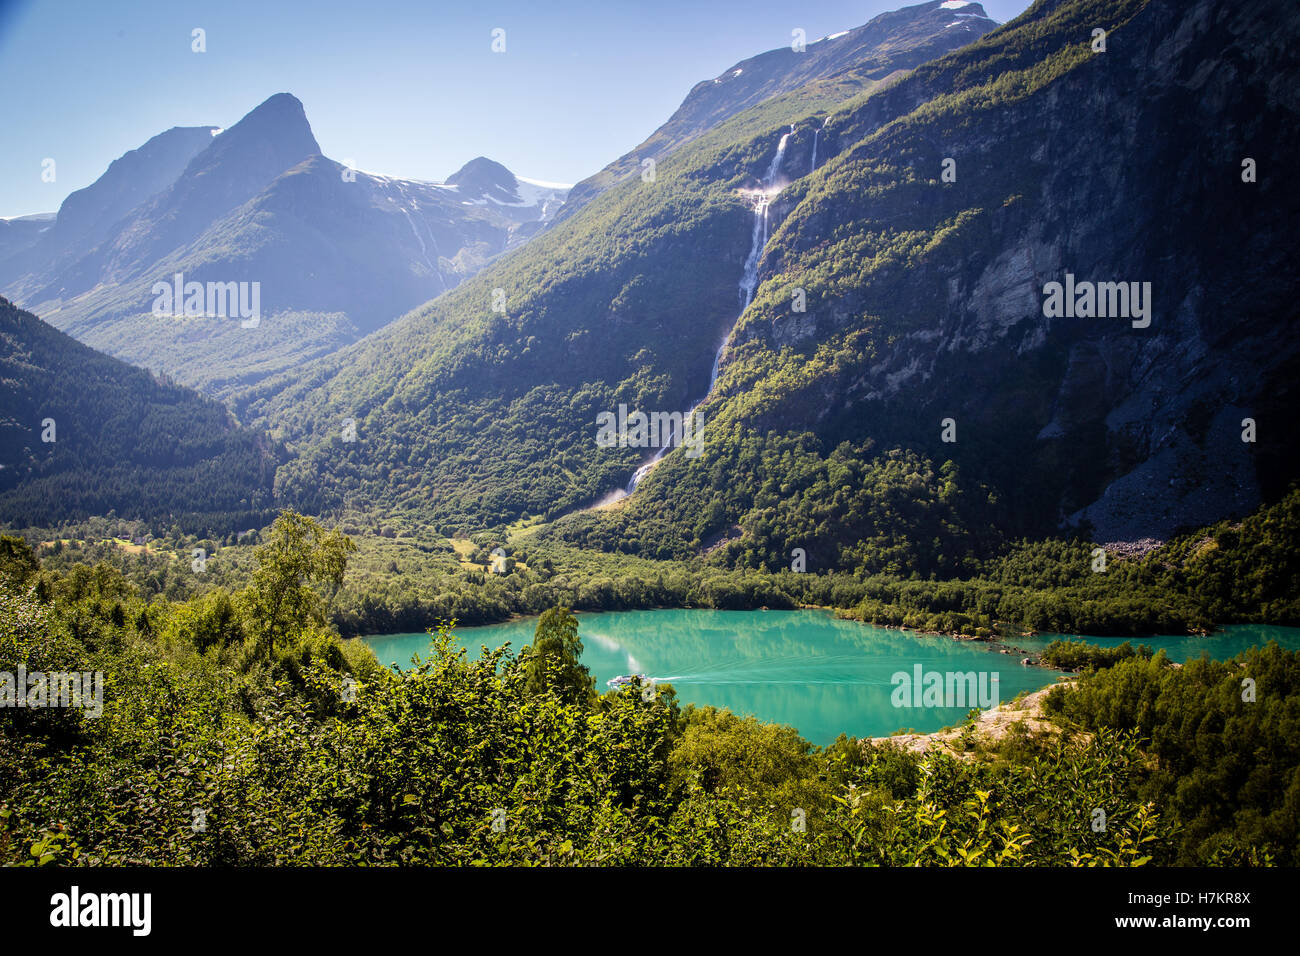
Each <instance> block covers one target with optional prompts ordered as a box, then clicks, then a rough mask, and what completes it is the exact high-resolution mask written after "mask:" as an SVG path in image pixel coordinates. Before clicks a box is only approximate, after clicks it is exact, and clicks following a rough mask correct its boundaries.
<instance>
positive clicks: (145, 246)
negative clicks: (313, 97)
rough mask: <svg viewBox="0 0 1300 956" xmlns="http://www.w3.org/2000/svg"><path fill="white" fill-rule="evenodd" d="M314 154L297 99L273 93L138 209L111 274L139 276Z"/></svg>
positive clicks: (117, 243)
mask: <svg viewBox="0 0 1300 956" xmlns="http://www.w3.org/2000/svg"><path fill="white" fill-rule="evenodd" d="M319 153H320V145H319V144H318V143H317V142H316V137H315V136H314V135H312V131H311V126H310V125H309V124H308V123H307V114H306V113H305V112H304V110H303V107H302V103H301V102H299V101H298V99H297V97H295V96H291V95H290V94H288V93H277V94H276V95H275V96H272V97H271V98H270V99H268V100H267V101H266V102H264V103H262V104H261V105H260V106H258V107H257V108H256V109H254V110H253V111H252V112H251V113H249V114H248V115H247V116H245V117H244V118H243V119H241V120H240V121H239V122H238V123H236V124H235V125H234V126H232V127H231V128H230V129H228V130H225V131H224V132H222V133H220V134H219V135H217V136H216V137H214V138H213V140H212V143H211V145H209V146H208V148H207V149H205V150H203V151H202V152H201V153H199V154H198V155H197V156H196V157H195V158H194V159H193V160H192V161H191V162H190V164H189V165H188V166H187V167H186V168H185V171H184V172H183V173H181V175H180V177H179V178H178V179H177V180H176V182H175V183H174V184H173V185H172V186H171V188H170V189H168V190H166V191H165V192H164V193H162V194H160V195H159V196H157V197H156V198H155V199H154V200H153V201H152V202H150V203H148V204H146V205H145V206H144V207H143V208H142V209H141V210H139V211H138V212H137V214H136V216H135V217H134V218H135V221H134V222H131V223H128V224H127V225H126V226H125V228H124V229H123V230H122V231H121V232H120V233H119V235H118V237H117V238H116V239H115V240H114V241H113V243H112V249H111V250H110V252H109V257H108V262H107V263H106V265H107V267H108V269H109V271H110V274H116V275H121V276H127V275H135V274H138V273H139V271H140V270H141V269H142V268H147V267H148V266H149V265H150V264H151V263H153V262H154V261H156V260H157V259H158V258H160V257H161V256H162V255H164V254H165V253H167V252H168V251H170V250H174V249H176V248H177V247H179V246H181V245H183V244H185V243H187V242H189V241H190V240H192V239H194V238H195V237H196V236H198V235H199V234H200V233H201V232H202V231H203V230H204V229H205V228H206V227H207V226H208V224H209V223H211V222H212V221H213V220H215V219H217V218H219V217H221V216H224V215H226V214H227V213H229V212H231V211H233V210H234V209H236V208H238V207H239V206H241V205H243V204H244V203H246V202H248V200H250V199H252V198H253V197H254V196H256V195H257V194H258V193H260V192H261V191H262V190H263V189H265V188H266V187H267V186H268V185H270V183H271V182H272V181H273V180H274V179H275V178H276V177H277V176H279V175H280V174H281V173H283V172H284V171H285V170H287V169H291V168H292V167H294V166H296V165H298V164H299V163H300V162H302V161H303V160H304V159H307V158H308V157H310V156H315V155H319Z"/></svg>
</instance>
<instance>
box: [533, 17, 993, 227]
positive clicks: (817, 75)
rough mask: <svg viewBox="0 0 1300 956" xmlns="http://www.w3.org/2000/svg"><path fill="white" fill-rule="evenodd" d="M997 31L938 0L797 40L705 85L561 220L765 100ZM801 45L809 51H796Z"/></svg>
mask: <svg viewBox="0 0 1300 956" xmlns="http://www.w3.org/2000/svg"><path fill="white" fill-rule="evenodd" d="M996 26H997V21H995V20H991V19H989V17H988V16H987V15H986V14H985V12H984V8H983V7H982V6H980V5H979V4H978V3H974V2H965V0H932V2H930V3H923V4H919V5H917V6H911V7H905V8H903V9H901V10H892V11H890V12H888V13H882V14H880V15H879V16H878V17H875V18H873V19H871V20H870V21H868V22H867V23H865V24H863V25H862V26H860V27H856V28H854V29H852V30H845V31H844V32H842V33H836V34H832V35H831V36H828V37H822V38H820V39H817V38H813V37H802V38H799V37H795V36H792V37H791V42H790V45H789V46H786V47H782V48H781V49H779V50H769V51H767V52H766V53H760V54H759V55H758V56H754V57H750V58H749V59H748V60H741V61H740V62H739V63H736V64H734V65H733V66H732V67H731V68H730V69H727V70H724V71H723V72H722V73H721V74H720V75H718V76H716V77H713V78H712V79H708V80H702V81H700V82H699V83H697V84H695V86H694V87H692V89H691V91H690V93H688V94H687V96H686V99H685V100H684V101H683V102H682V105H681V106H679V107H678V108H677V111H676V112H675V113H673V115H672V116H671V117H669V119H668V122H666V123H664V124H663V125H662V126H660V127H659V128H658V129H657V130H655V132H654V133H653V134H652V135H651V136H650V137H648V138H647V139H646V140H645V142H643V143H642V144H641V145H640V146H638V147H636V149H634V150H632V151H631V152H630V153H627V154H626V155H624V156H622V157H620V158H619V159H617V160H615V161H614V162H612V163H610V164H609V165H608V166H606V167H605V168H604V169H602V170H601V171H600V172H599V173H596V174H595V175H594V176H590V177H588V178H587V179H584V180H582V181H581V182H579V183H578V184H577V185H576V186H574V187H573V191H572V193H570V195H569V199H568V202H567V204H566V206H565V208H564V209H563V210H561V211H560V213H559V215H558V216H557V217H556V221H559V220H562V219H565V218H567V217H569V216H571V215H573V213H575V212H577V210H578V209H580V208H581V207H582V206H583V205H585V204H586V203H588V202H590V201H591V199H592V198H593V197H595V196H597V195H599V194H600V193H601V192H602V191H604V190H605V189H608V188H609V187H610V186H611V185H613V184H614V183H617V182H619V181H621V180H623V179H625V178H627V177H628V176H631V175H634V174H636V173H638V172H639V171H640V170H641V168H642V163H643V162H644V161H645V160H647V159H653V160H656V161H657V160H659V159H661V158H662V157H664V156H665V155H667V154H668V153H671V152H672V151H673V150H675V149H677V148H678V147H680V146H682V145H684V144H686V143H689V142H690V141H691V140H693V139H695V138H696V137H698V136H700V135H701V134H703V133H706V132H708V131H709V130H711V129H714V128H715V127H717V126H718V125H720V124H721V123H723V122H724V121H726V120H728V119H730V118H731V117H733V116H735V115H736V114H737V113H740V112H741V111H743V110H745V109H748V108H749V107H751V106H755V105H757V104H758V103H761V102H763V101H764V100H768V99H771V98H773V97H775V96H779V95H781V94H783V93H789V92H792V91H794V90H798V89H800V88H801V87H807V86H809V84H812V83H813V82H814V81H824V82H825V83H826V85H827V86H829V87H834V86H837V85H838V86H840V87H841V88H842V89H849V88H852V87H858V88H863V89H865V88H868V87H869V86H870V85H871V84H872V83H873V82H878V81H881V80H885V79H888V78H890V77H893V76H896V75H898V74H901V73H903V72H905V71H906V70H910V69H911V68H912V67H915V66H918V65H919V64H921V63H924V62H925V61H926V60H932V59H934V58H935V57H937V56H941V55H942V54H944V53H947V52H948V51H949V50H953V49H956V48H957V47H959V46H962V45H964V44H966V43H970V42H971V41H972V40H974V39H976V38H977V37H979V36H981V35H983V34H985V33H987V32H988V31H989V30H992V29H993V28H994V27H996ZM801 39H802V50H798V49H796V47H797V46H798V45H799V41H800V40H801Z"/></svg>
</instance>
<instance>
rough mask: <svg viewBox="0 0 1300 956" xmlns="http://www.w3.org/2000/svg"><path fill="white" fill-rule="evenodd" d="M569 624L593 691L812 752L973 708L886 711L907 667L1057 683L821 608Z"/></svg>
mask: <svg viewBox="0 0 1300 956" xmlns="http://www.w3.org/2000/svg"><path fill="white" fill-rule="evenodd" d="M578 621H579V629H578V634H579V637H580V638H581V639H582V643H583V654H582V663H583V664H585V665H586V666H587V667H588V668H590V670H591V673H592V676H593V677H595V678H596V684H597V689H598V690H600V691H604V690H606V689H607V688H606V684H605V682H606V681H608V680H609V679H610V678H612V677H615V676H618V675H620V674H646V675H648V676H650V677H652V678H654V679H656V680H657V681H660V682H668V683H671V684H672V685H673V687H674V688H675V689H676V691H677V699H678V700H679V701H680V702H681V703H682V704H687V703H693V704H699V705H703V704H711V705H713V706H715V707H727V708H730V709H731V710H732V711H733V712H734V713H737V714H741V715H752V716H754V717H757V718H758V719H759V720H763V721H768V722H771V723H778V724H788V725H789V726H791V727H794V728H796V729H797V730H798V731H799V733H800V734H802V735H803V736H804V737H805V738H806V739H807V740H810V741H812V742H813V743H815V744H829V743H831V742H832V741H833V740H834V739H835V738H836V737H837V736H838V735H839V734H841V733H846V734H849V735H850V736H854V737H880V736H885V735H888V734H891V733H893V732H894V731H896V730H900V729H904V728H911V729H914V730H917V731H921V732H930V731H934V730H939V729H940V728H942V727H947V726H950V725H952V724H955V723H959V722H960V721H961V720H962V718H963V717H965V715H966V713H967V711H968V710H970V708H971V707H972V706H975V704H974V703H970V702H968V703H966V705H965V706H955V707H943V706H931V707H925V706H901V707H896V706H894V703H893V700H892V698H893V696H894V690H895V686H896V685H895V684H894V682H893V677H894V675H895V674H897V673H899V672H904V673H907V674H908V675H909V676H914V675H915V673H916V672H915V667H916V665H920V666H921V668H922V674H923V675H928V674H929V673H931V672H938V673H942V674H947V673H949V672H953V673H971V672H973V673H975V674H977V675H979V674H982V675H984V676H985V679H986V681H989V680H991V677H992V675H994V674H996V675H997V677H998V688H997V689H998V697H999V699H1000V701H1002V702H1007V701H1010V700H1012V699H1013V698H1014V697H1015V696H1016V695H1017V694H1019V693H1020V692H1021V691H1027V690H1037V689H1039V688H1041V687H1045V686H1047V685H1048V684H1051V683H1054V682H1055V680H1056V679H1057V678H1058V677H1059V676H1061V675H1060V672H1058V671H1054V670H1048V669H1045V668H1040V667H1022V666H1021V665H1020V663H1019V662H1020V657H1019V656H1014V655H1006V654H999V653H997V652H996V651H993V650H990V649H989V647H988V646H987V645H985V644H983V643H980V642H972V641H955V640H953V639H951V638H947V637H935V636H919V635H915V634H913V633H911V632H903V631H897V630H888V629H885V628H879V627H873V626H871V625H866V624H859V623H857V622H855V621H843V620H839V619H837V618H835V617H834V616H833V615H832V614H831V613H830V612H827V611H813V610H801V611H711V610H654V611H614V612H609V613H604V614H579V615H578ZM536 625H537V620H536V618H529V619H525V620H520V621H512V622H510V623H508V624H494V625H490V626H487V627H472V628H470V627H466V628H458V629H457V630H456V632H455V634H456V636H457V638H458V639H459V641H460V643H461V644H462V645H463V646H465V647H466V648H468V649H469V651H470V655H471V656H472V657H477V656H478V653H479V649H480V647H482V646H486V647H487V648H488V649H489V650H495V649H496V648H498V647H500V646H501V645H502V644H504V643H506V642H507V641H509V642H510V645H511V647H512V649H513V650H515V651H518V650H519V649H520V648H522V647H523V646H524V645H526V644H529V643H531V642H532V638H533V630H534V628H535V627H536ZM1264 633H1267V635H1268V636H1271V637H1274V638H1275V639H1276V640H1277V641H1278V643H1280V644H1283V645H1284V646H1287V647H1300V629H1297V628H1254V627H1239V628H1232V629H1231V630H1230V631H1229V632H1227V633H1225V634H1222V635H1216V636H1214V637H1211V638H1194V637H1193V638H1179V637H1167V638H1143V639H1142V640H1141V641H1140V642H1139V641H1135V642H1134V643H1145V644H1149V645H1151V646H1153V647H1159V646H1165V647H1167V648H1168V649H1169V650H1170V656H1171V657H1173V658H1174V659H1184V658H1185V657H1188V656H1191V657H1195V656H1198V655H1199V653H1200V648H1205V649H1207V650H1209V651H1210V653H1211V656H1215V657H1224V656H1231V655H1232V654H1235V653H1237V652H1238V651H1240V650H1244V649H1245V648H1246V647H1248V646H1250V644H1252V643H1261V641H1262V640H1267V637H1263V638H1261V634H1264ZM1051 637H1052V636H1047V637H1044V638H1034V639H1030V638H1018V639H1016V640H1015V641H1014V643H1015V644H1016V645H1017V646H1019V647H1023V648H1025V649H1026V650H1027V651H1031V652H1035V653H1036V652H1037V651H1038V650H1041V648H1042V647H1045V646H1046V645H1047V643H1048V641H1050V640H1051ZM367 640H368V642H369V643H370V646H371V647H372V648H374V651H375V654H376V655H377V656H378V657H379V660H380V662H381V663H383V664H393V663H395V664H398V665H400V666H403V667H405V666H408V665H409V664H410V660H411V655H412V654H415V653H418V654H420V656H421V657H424V656H427V655H428V653H429V650H430V643H429V636H428V635H427V634H394V635H387V636H383V637H372V638H368V639H367ZM1087 640H1089V641H1092V642H1094V643H1099V644H1104V643H1119V641H1113V642H1111V641H1108V640H1107V639H1104V638H1100V639H1094V638H1087ZM1162 642H1163V643H1162ZM1193 642H1200V643H1193ZM1193 648H1195V649H1193ZM985 686H986V687H989V686H990V685H989V684H988V683H986V685H985ZM911 702H913V699H912V698H909V703H911Z"/></svg>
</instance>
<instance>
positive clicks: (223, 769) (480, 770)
mask: <svg viewBox="0 0 1300 956" xmlns="http://www.w3.org/2000/svg"><path fill="white" fill-rule="evenodd" d="M353 547H354V546H353V544H352V542H351V541H350V540H349V539H348V538H347V536H345V535H343V534H341V533H339V532H337V531H330V530H327V529H326V528H324V527H323V526H321V525H320V524H319V523H317V522H315V521H314V520H312V519H310V518H304V517H302V516H299V515H296V514H293V513H286V514H285V515H283V516H282V517H281V518H280V519H279V520H278V521H277V522H276V524H275V525H274V526H273V527H272V528H271V529H269V530H268V532H267V533H266V535H265V540H264V541H263V543H262V544H260V545H259V546H258V548H257V551H256V555H255V558H254V562H253V566H252V568H251V571H250V574H249V579H248V583H247V584H246V585H244V586H243V587H241V588H240V589H239V590H237V591H236V592H234V593H228V592H224V591H214V592H211V593H209V594H206V595H204V596H202V597H199V598H196V599H193V600H190V601H168V600H166V599H163V598H155V599H153V600H148V601H146V600H145V599H144V598H143V597H142V596H141V594H140V593H139V591H138V590H137V589H136V588H135V587H134V586H133V585H132V584H131V583H130V582H129V581H127V580H126V579H125V578H124V577H123V576H122V574H121V573H120V572H118V571H116V570H115V569H113V568H111V567H109V566H107V565H105V564H99V565H96V566H94V567H89V566H86V565H83V564H78V565H73V566H71V567H68V568H66V569H60V570H53V569H50V568H45V567H42V565H41V562H40V561H38V560H37V558H36V557H35V556H34V555H33V553H32V552H31V549H30V548H28V547H27V546H26V544H25V543H24V542H23V541H22V540H21V539H18V538H14V537H11V536H10V537H5V538H3V539H2V541H0V671H2V672H8V673H11V674H12V673H15V672H18V669H19V668H20V667H22V668H25V669H26V672H27V673H28V674H34V673H50V672H57V671H67V670H77V671H83V672H101V673H102V674H103V684H102V698H101V699H100V700H99V705H100V706H101V707H102V713H101V714H99V715H98V716H95V715H93V713H92V712H91V711H90V710H89V709H86V710H82V709H78V708H41V707H28V708H22V709H14V710H11V711H9V712H8V714H9V716H8V717H7V719H6V720H5V721H4V722H3V724H0V858H3V860H4V861H5V862H7V863H11V864H19V865H29V866H39V865H47V864H65V865H68V864H71V865H86V866H100V865H113V864H144V863H152V864H191V865H192V864H215V865H258V864H288V863H292V864H368V865H371V864H451V863H487V864H501V863H544V864H553V865H555V864H590V863H596V864H709V865H715V864H734V865H753V864H763V865H771V864H885V865H911V864H925V865H981V864H987V863H995V864H1003V865H1034V864H1038V865H1081V866H1091V865H1142V864H1145V863H1192V864H1230V863H1231V864H1237V863H1250V864H1267V863H1280V864H1293V863H1295V862H1296V860H1295V854H1296V846H1297V842H1296V834H1297V827H1298V824H1300V817H1298V816H1297V814H1298V813H1300V806H1297V805H1296V804H1295V801H1294V800H1290V799H1287V798H1285V795H1286V794H1287V793H1293V792H1294V790H1295V784H1294V781H1295V780H1296V779H1300V776H1298V775H1300V747H1298V746H1297V744H1296V740H1297V739H1298V738H1297V733H1296V731H1297V727H1296V720H1297V713H1298V712H1297V708H1298V707H1300V704H1298V703H1297V701H1300V661H1297V659H1296V655H1295V654H1294V653H1292V652H1286V651H1280V650H1278V649H1277V648H1276V646H1270V647H1269V648H1266V649H1262V650H1259V649H1257V650H1252V651H1250V652H1248V653H1246V654H1244V655H1242V656H1241V657H1240V658H1239V659H1237V660H1236V661H1233V662H1228V663H1224V662H1214V663H1211V662H1205V663H1200V664H1197V663H1193V664H1189V665H1187V666H1186V667H1182V668H1176V667H1173V666H1171V665H1169V663H1168V662H1167V661H1166V660H1165V659H1164V657H1163V655H1156V656H1154V657H1150V658H1146V657H1133V658H1128V659H1124V660H1120V661H1118V662H1117V663H1116V662H1111V663H1112V665H1113V666H1110V667H1105V668H1103V669H1101V670H1099V671H1096V672H1094V673H1091V674H1089V675H1085V676H1084V677H1083V678H1081V680H1080V683H1079V685H1078V686H1077V687H1076V688H1075V689H1073V690H1068V691H1067V690H1058V691H1056V692H1054V693H1055V696H1054V697H1053V698H1051V700H1052V706H1051V709H1052V712H1053V713H1055V714H1056V715H1057V720H1058V721H1059V725H1058V730H1057V731H1056V732H1053V733H1041V734H1040V733H1031V732H1028V731H1027V730H1022V731H1021V732H1019V733H1016V734H1013V735H1011V736H1010V737H1008V738H1005V739H1003V740H1002V741H1000V742H997V743H980V742H979V741H978V740H977V739H976V738H974V737H964V738H963V739H964V740H966V741H967V743H966V744H963V745H962V748H961V749H960V750H959V752H955V753H938V752H935V753H930V754H927V755H918V754H914V753H910V752H907V751H904V750H900V749H898V748H896V747H894V746H892V745H891V744H889V743H888V742H887V741H886V742H877V743H871V742H865V741H857V740H851V739H848V738H843V737H842V738H841V739H840V740H838V741H836V742H835V743H834V744H833V745H831V746H829V747H826V748H817V747H814V746H812V745H810V744H808V743H807V742H806V741H804V740H802V739H800V738H799V736H798V735H797V734H796V733H795V732H794V731H792V730H790V729H789V728H784V727H778V726H772V725H765V724H762V723H760V722H757V721H755V720H753V719H742V718H739V717H736V716H734V715H732V714H731V713H729V712H726V711H716V710H714V709H712V708H690V707H688V708H684V709H683V708H681V707H679V706H678V705H677V703H676V701H675V695H674V694H673V692H672V689H671V687H670V686H667V685H661V686H659V687H657V688H651V687H640V686H637V685H635V684H634V685H633V686H630V687H626V688H623V689H620V690H616V691H610V692H607V693H604V694H597V693H596V692H595V689H594V687H593V682H592V680H591V678H590V676H589V675H588V674H587V673H586V670H585V668H583V666H582V664H581V653H582V641H581V633H580V630H579V625H578V622H577V620H576V619H575V618H574V617H573V615H572V614H571V613H570V612H569V611H568V610H567V609H566V608H563V607H556V608H552V609H550V610H548V612H547V613H546V614H544V615H543V616H542V617H541V618H540V620H539V623H538V626H537V633H536V636H535V638H534V641H533V643H532V644H531V645H529V646H527V647H524V648H520V649H517V650H516V649H512V648H508V647H507V648H502V649H500V650H498V651H496V652H493V653H490V654H487V655H485V656H484V657H483V658H482V659H480V660H478V661H470V660H468V658H467V657H466V655H465V653H464V651H462V650H459V649H458V648H457V647H456V645H455V643H454V641H453V639H452V635H451V634H450V633H449V632H448V631H447V630H446V629H445V628H444V629H439V630H437V631H436V632H434V633H433V634H432V635H431V637H432V640H431V643H430V646H429V650H428V653H427V654H426V655H424V656H423V657H422V658H420V659H417V660H415V661H413V662H412V664H411V665H410V666H408V667H406V668H405V669H401V670H398V669H396V668H394V669H392V670H385V669H383V668H381V667H380V666H379V665H378V664H377V663H376V661H375V659H374V656H373V655H372V654H371V653H370V652H369V651H368V649H367V648H366V647H365V645H364V644H362V643H361V642H358V641H348V640H341V639H340V638H339V636H338V635H337V633H336V632H335V631H333V629H332V628H330V626H329V624H328V602H329V595H330V594H331V593H334V592H335V589H336V588H337V586H338V584H339V583H340V582H341V581H342V580H343V579H344V577H345V574H346V568H347V562H348V560H349V557H350V556H351V554H352V553H353ZM1243 675H1248V676H1249V677H1251V678H1252V680H1253V681H1254V682H1255V683H1256V686H1257V694H1258V696H1257V697H1255V696H1254V695H1252V697H1251V700H1250V701H1246V700H1245V699H1244V698H1245V695H1242V694H1239V693H1238V689H1239V688H1238V685H1239V684H1240V683H1241V678H1242V676H1243ZM1157 697H1158V698H1159V702H1160V703H1159V706H1156V707H1152V706H1150V702H1151V701H1153V700H1155V699H1156V698H1157ZM1223 729H1231V730H1232V731H1233V732H1232V733H1220V732H1219V731H1221V730H1223ZM1225 747H1226V748H1228V751H1227V752H1225V751H1224V749H1223V748H1225ZM1225 753H1228V754H1230V755H1231V756H1230V757H1229V758H1226V759H1225ZM1260 753H1267V754H1268V759H1267V760H1266V761H1262V762H1261V761H1259V760H1257V759H1252V756H1253V755H1258V754H1260ZM1098 810H1101V811H1102V813H1103V814H1104V819H1105V821H1106V823H1105V825H1104V826H1102V827H1100V828H1099V827H1098V826H1097V825H1096V820H1097V819H1098V817H1097V811H1098Z"/></svg>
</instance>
